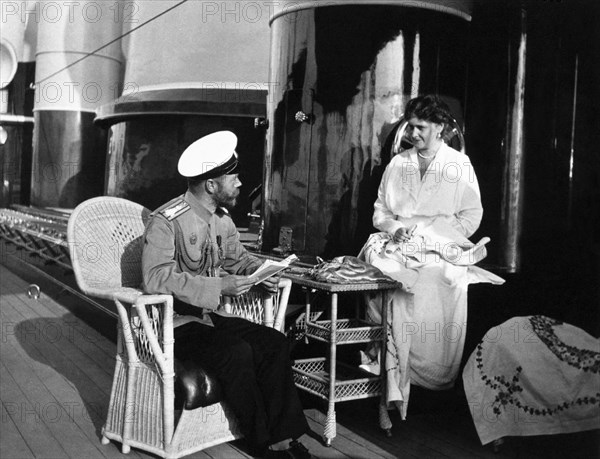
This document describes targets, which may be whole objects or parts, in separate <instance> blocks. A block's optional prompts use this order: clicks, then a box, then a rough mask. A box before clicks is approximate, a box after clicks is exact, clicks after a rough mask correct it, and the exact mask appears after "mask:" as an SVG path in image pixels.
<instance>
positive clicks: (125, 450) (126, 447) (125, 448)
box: [121, 443, 131, 454]
mask: <svg viewBox="0 0 600 459" xmlns="http://www.w3.org/2000/svg"><path fill="white" fill-rule="evenodd" d="M129 451H131V446H129V445H126V444H125V443H123V445H122V446H121V452H122V453H123V454H129Z"/></svg>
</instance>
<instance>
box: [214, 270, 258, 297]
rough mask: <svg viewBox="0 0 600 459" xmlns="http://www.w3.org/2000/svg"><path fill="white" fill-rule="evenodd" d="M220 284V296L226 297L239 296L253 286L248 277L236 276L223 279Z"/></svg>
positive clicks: (251, 280)
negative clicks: (221, 286) (221, 284)
mask: <svg viewBox="0 0 600 459" xmlns="http://www.w3.org/2000/svg"><path fill="white" fill-rule="evenodd" d="M222 282H223V288H222V289H221V294H223V295H227V296H240V295H242V294H244V293H246V292H247V291H248V290H250V288H252V286H253V285H254V282H253V279H252V278H251V277H250V276H238V275H236V274H232V275H230V276H225V277H223V278H222ZM265 282H266V281H265Z"/></svg>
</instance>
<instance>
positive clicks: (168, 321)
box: [134, 294, 175, 376]
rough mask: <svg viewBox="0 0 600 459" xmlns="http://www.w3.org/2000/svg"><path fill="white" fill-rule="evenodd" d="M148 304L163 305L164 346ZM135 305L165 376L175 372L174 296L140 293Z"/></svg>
mask: <svg viewBox="0 0 600 459" xmlns="http://www.w3.org/2000/svg"><path fill="white" fill-rule="evenodd" d="M147 305H154V306H160V305H163V310H162V336H163V342H162V347H161V345H160V344H161V343H159V340H158V337H157V336H156V333H155V332H154V329H153V328H152V325H151V323H150V318H149V317H148V312H147V310H146V306H147ZM134 306H135V308H136V310H137V313H138V316H139V318H140V321H141V324H142V327H143V329H144V333H145V334H146V338H147V339H148V343H149V344H150V348H151V349H152V353H153V354H154V358H155V359H156V363H157V364H158V366H159V367H160V369H161V372H162V373H163V376H170V375H173V374H174V371H175V370H174V355H173V345H174V342H175V339H174V337H173V297H172V296H171V295H146V294H144V295H140V296H138V297H137V298H136V300H135V303H134Z"/></svg>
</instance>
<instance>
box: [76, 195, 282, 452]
mask: <svg viewBox="0 0 600 459" xmlns="http://www.w3.org/2000/svg"><path fill="white" fill-rule="evenodd" d="M149 214H150V211H149V210H148V209H146V208H144V207H143V206H141V205H139V204H136V203H133V202H130V201H127V200H125V199H120V198H114V197H99V198H93V199H90V200H88V201H85V202H83V203H82V204H80V205H79V206H77V208H75V210H74V211H73V213H72V215H71V217H70V219H69V224H68V229H67V235H68V244H69V250H70V254H71V261H72V265H73V270H74V272H75V277H76V280H77V284H78V285H79V288H80V289H81V290H82V291H83V292H84V293H86V294H88V295H90V296H95V297H100V298H105V299H112V300H114V302H115V304H116V308H117V312H118V317H119V327H118V332H119V333H118V341H117V356H116V367H115V374H114V379H113V386H112V391H111V395H110V402H109V408H108V414H107V419H106V423H105V425H104V427H103V429H102V443H103V444H108V442H109V441H110V440H117V441H119V442H121V443H122V451H123V453H128V452H129V450H130V448H131V447H132V446H133V447H136V448H140V449H143V450H146V451H149V452H151V453H154V454H157V455H159V456H162V457H167V458H177V457H181V456H184V455H187V454H191V453H193V452H195V451H199V450H201V449H205V448H208V447H210V446H214V445H217V444H219V443H224V442H227V441H231V440H234V439H236V438H239V437H240V436H241V435H240V433H239V430H238V428H237V422H236V420H235V418H234V416H233V415H232V414H231V412H230V411H229V410H228V409H227V406H226V404H222V403H216V404H213V405H209V406H205V407H200V408H197V409H193V410H186V409H181V407H180V408H176V407H175V397H174V384H175V376H176V375H175V371H174V366H175V365H174V356H173V345H174V339H173V298H172V296H170V295H146V294H143V292H142V291H141V290H139V286H140V285H141V281H142V273H141V255H142V244H141V242H142V237H143V232H144V226H145V223H146V221H147V219H148V216H149ZM290 289H291V282H289V281H287V280H282V282H281V283H280V291H279V294H278V295H276V297H275V298H274V299H273V298H268V297H267V298H263V295H262V294H261V293H258V292H250V293H249V294H246V295H244V296H243V297H240V298H224V301H223V304H224V307H225V308H226V309H227V310H228V311H230V312H233V313H236V314H238V315H240V316H242V317H245V318H246V319H248V320H252V321H254V322H257V323H264V324H265V325H268V326H274V327H275V328H277V329H278V330H280V331H281V330H282V329H283V325H284V324H283V319H284V316H285V309H286V307H287V300H288V297H289V292H290Z"/></svg>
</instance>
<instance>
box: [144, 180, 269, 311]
mask: <svg viewBox="0 0 600 459" xmlns="http://www.w3.org/2000/svg"><path fill="white" fill-rule="evenodd" d="M260 264H261V261H260V260H259V259H258V258H256V257H254V256H253V255H251V254H250V253H248V251H247V250H246V249H245V248H244V246H243V245H242V244H241V242H240V237H239V233H238V231H237V228H236V226H235V224H234V223H233V220H232V219H231V217H230V216H229V214H227V213H226V212H225V211H223V210H221V209H217V211H216V212H215V213H212V212H210V211H209V210H208V209H206V207H204V206H203V205H202V204H201V203H200V202H199V201H198V200H197V199H196V198H195V197H194V196H193V195H192V193H190V192H189V191H187V192H186V193H185V194H184V195H182V196H180V197H178V198H175V199H173V200H171V201H169V202H168V203H166V204H165V205H163V206H162V207H159V208H158V209H157V210H155V211H154V212H153V213H152V214H151V215H150V219H149V222H148V224H147V226H146V231H145V234H144V249H143V254H142V273H143V279H144V290H145V291H146V292H147V293H161V294H171V295H173V296H174V297H175V299H176V300H180V301H182V302H184V303H187V305H192V306H195V307H199V308H204V309H207V310H212V311H216V310H217V308H218V307H219V299H220V296H221V288H222V279H221V278H220V277H219V273H220V272H222V271H224V272H226V273H229V274H242V275H247V274H251V273H252V272H254V271H255V270H256V269H257V268H258V266H260ZM176 303H177V302H176ZM184 309H185V310H184ZM190 309H192V310H194V312H191V311H190ZM190 309H186V308H183V306H182V305H177V304H176V306H175V310H176V312H178V313H180V314H190V313H191V314H193V315H201V314H202V312H203V311H202V310H197V308H190Z"/></svg>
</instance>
